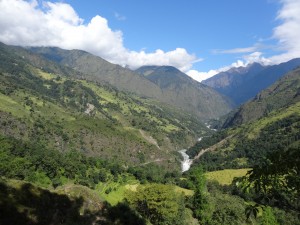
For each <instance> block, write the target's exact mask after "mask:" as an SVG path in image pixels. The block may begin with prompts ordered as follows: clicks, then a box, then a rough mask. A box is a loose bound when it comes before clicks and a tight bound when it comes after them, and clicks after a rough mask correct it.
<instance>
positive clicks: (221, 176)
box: [205, 169, 250, 185]
mask: <svg viewBox="0 0 300 225" xmlns="http://www.w3.org/2000/svg"><path fill="white" fill-rule="evenodd" d="M249 170H250V169H226V170H218V171H212V172H207V173H206V174H205V175H206V177H207V179H208V180H211V181H212V180H216V181H218V182H219V184H221V185H230V184H231V183H232V181H233V178H235V177H242V176H245V175H246V173H247V172H248V171H249Z"/></svg>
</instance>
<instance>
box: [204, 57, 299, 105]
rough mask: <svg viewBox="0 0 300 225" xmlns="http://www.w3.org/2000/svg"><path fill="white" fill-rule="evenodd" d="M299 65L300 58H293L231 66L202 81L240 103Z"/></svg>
mask: <svg viewBox="0 0 300 225" xmlns="http://www.w3.org/2000/svg"><path fill="white" fill-rule="evenodd" d="M299 65H300V59H293V60H290V61H288V62H285V63H281V64H279V65H274V66H262V65H260V64H258V63H253V64H250V65H248V66H247V67H239V68H232V69H230V70H228V71H226V72H221V73H219V74H217V75H216V76H214V77H212V78H209V79H207V80H205V81H203V82H202V83H204V84H206V85H208V86H210V87H212V88H214V89H215V90H217V91H219V92H220V93H222V94H224V95H226V96H228V97H229V98H231V99H232V100H233V101H234V102H235V103H236V104H237V105H240V104H242V103H244V102H246V101H248V100H249V99H251V98H253V97H254V96H255V95H256V94H257V93H258V92H260V91H262V90H263V89H265V88H267V87H268V86H270V85H271V84H273V83H274V82H275V81H277V80H278V79H279V78H280V77H282V76H283V75H284V74H286V73H287V72H289V71H291V70H293V69H295V68H296V67H297V66H299Z"/></svg>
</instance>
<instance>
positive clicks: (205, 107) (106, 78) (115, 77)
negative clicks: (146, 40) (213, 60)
mask: <svg viewBox="0 0 300 225" xmlns="http://www.w3.org/2000/svg"><path fill="white" fill-rule="evenodd" d="M30 50H31V51H32V52H35V53H37V54H40V55H42V56H44V57H47V58H48V59H49V60H56V61H57V62H59V63H60V64H61V65H66V66H68V67H70V68H72V69H74V70H77V71H79V72H81V73H82V74H86V75H87V76H86V78H87V79H96V80H98V81H99V82H107V83H109V84H111V85H113V86H115V87H117V88H118V89H120V90H125V91H129V92H133V93H136V94H138V95H140V96H145V97H150V98H155V99H158V100H159V101H161V102H164V103H167V104H169V105H172V106H175V107H178V108H181V109H182V110H185V111H188V112H190V113H193V114H195V115H197V116H198V117H199V118H200V119H202V120H205V119H207V118H208V119H210V118H218V117H219V116H221V115H224V114H226V113H227V112H229V111H230V110H231V108H232V106H231V104H230V102H229V101H228V99H226V98H225V97H224V96H222V95H220V94H219V93H217V92H215V91H214V90H213V89H211V88H209V87H207V86H205V85H203V84H201V85H199V88H202V89H205V90H203V91H202V96H201V95H197V96H196V97H197V98H195V97H194V93H190V92H189V91H187V90H185V92H182V93H181V94H182V95H184V96H179V93H176V92H175V91H174V89H172V88H169V89H164V90H162V88H161V87H160V86H159V85H157V84H156V83H154V82H152V81H150V80H149V79H147V77H145V76H142V75H140V74H138V73H136V72H134V71H131V70H129V69H126V68H123V67H121V66H119V65H115V64H110V63H108V62H107V61H105V60H103V59H101V58H100V57H98V56H94V55H92V54H90V53H87V52H84V51H80V50H63V49H59V48H48V47H34V48H33V47H31V48H30ZM186 79H190V78H186ZM205 92H208V93H209V94H208V95H207V96H205V95H204V94H205ZM207 98H209V100H210V101H211V102H214V101H215V102H216V104H209V103H208V102H207V100H206V99H207Z"/></svg>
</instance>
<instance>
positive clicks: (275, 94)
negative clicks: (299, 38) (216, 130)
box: [223, 68, 300, 128]
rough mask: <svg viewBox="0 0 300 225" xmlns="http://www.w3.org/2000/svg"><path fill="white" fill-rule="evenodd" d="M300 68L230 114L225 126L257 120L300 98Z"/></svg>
mask: <svg viewBox="0 0 300 225" xmlns="http://www.w3.org/2000/svg"><path fill="white" fill-rule="evenodd" d="M299 78H300V68H298V69H295V70H293V71H291V72H290V73H288V74H287V75H285V76H284V77H282V78H281V79H280V80H279V81H277V82H276V83H275V84H273V85H272V86H270V87H269V88H267V89H265V90H263V91H262V92H260V93H259V94H257V95H256V96H255V98H254V99H253V100H251V101H250V102H247V103H246V104H244V105H242V106H241V107H240V108H239V109H238V110H237V112H236V113H235V114H232V115H230V116H229V117H228V118H227V119H226V121H225V123H224V124H223V127H225V128H226V127H231V126H236V125H241V124H243V123H247V122H251V121H255V120H257V119H259V118H261V117H263V116H265V115H267V114H268V113H270V112H272V111H273V110H277V109H280V108H282V107H287V106H289V105H291V104H293V103H295V102H298V101H299V100H300V79H299Z"/></svg>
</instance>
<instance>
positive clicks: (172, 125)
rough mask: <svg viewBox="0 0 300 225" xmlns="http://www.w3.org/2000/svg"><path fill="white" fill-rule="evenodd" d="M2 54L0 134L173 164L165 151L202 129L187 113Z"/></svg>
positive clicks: (136, 161) (185, 142)
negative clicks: (162, 160)
mask: <svg viewBox="0 0 300 225" xmlns="http://www.w3.org/2000/svg"><path fill="white" fill-rule="evenodd" d="M1 58H3V61H4V62H3V64H1V67H0V80H1V84H0V100H1V101H0V132H1V133H2V134H4V135H9V136H14V137H16V138H21V139H24V140H31V139H34V140H37V141H41V142H44V143H46V145H48V146H50V147H52V148H56V149H59V150H61V151H65V150H69V149H76V150H80V151H82V152H85V153H86V154H88V155H98V156H101V157H103V158H111V159H116V160H120V161H126V164H139V163H145V162H147V161H154V160H156V159H171V160H170V163H169V164H168V165H166V166H172V164H174V161H175V158H174V155H173V154H170V153H168V152H170V150H176V149H180V148H181V147H186V146H189V145H190V144H192V143H193V142H194V140H196V138H197V137H198V136H201V135H202V134H203V133H205V132H207V129H206V128H205V127H204V126H203V125H202V124H201V123H200V122H199V121H197V120H196V119H195V118H193V117H192V116H190V115H188V114H186V113H183V112H180V111H177V110H175V109H173V108H171V107H168V106H165V105H161V104H160V103H158V102H156V101H154V100H151V99H145V98H140V97H137V96H135V95H132V94H128V93H125V92H120V91H118V90H116V89H115V88H112V87H110V86H107V85H101V84H96V83H93V82H88V81H84V80H74V79H69V78H68V77H65V76H63V74H61V73H60V75H57V74H55V73H50V72H46V70H42V69H38V68H36V67H34V66H32V65H30V64H28V63H27V62H26V61H24V60H23V59H20V58H17V57H16V56H14V55H13V54H12V53H9V54H8V53H7V54H2V55H1ZM5 60H6V62H5ZM12 67H13V68H12ZM89 107H91V108H90V112H89V113H87V111H86V110H87V109H88V108H89ZM140 130H143V132H140ZM149 140H153V141H149ZM157 146H159V147H157Z"/></svg>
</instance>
